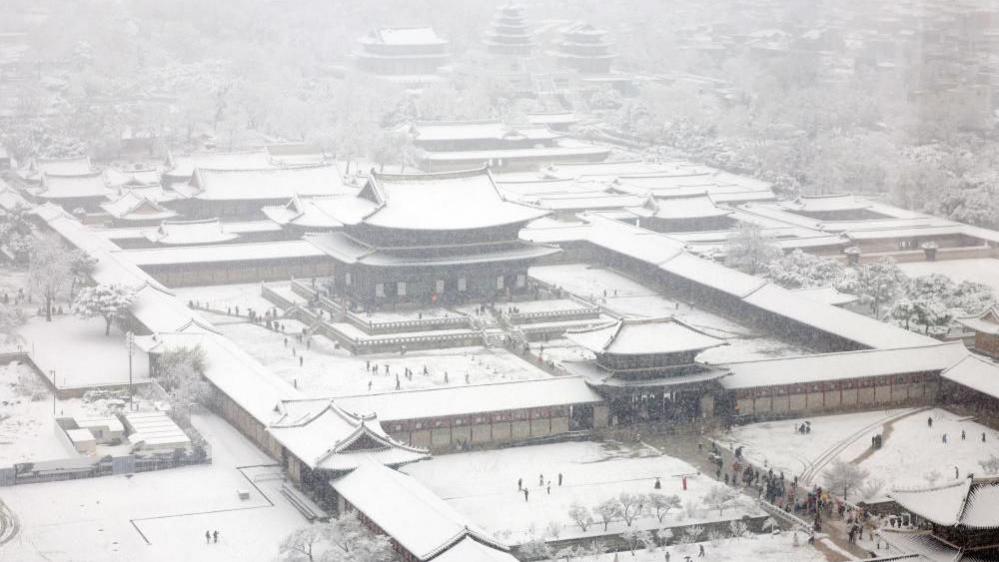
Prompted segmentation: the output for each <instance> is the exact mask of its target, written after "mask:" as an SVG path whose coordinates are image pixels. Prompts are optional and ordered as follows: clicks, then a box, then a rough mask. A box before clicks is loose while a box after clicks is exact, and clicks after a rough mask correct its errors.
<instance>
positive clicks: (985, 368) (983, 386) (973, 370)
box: [940, 354, 999, 398]
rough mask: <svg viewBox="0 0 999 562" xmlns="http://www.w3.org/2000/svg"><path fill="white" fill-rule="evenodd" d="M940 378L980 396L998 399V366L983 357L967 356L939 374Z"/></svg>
mask: <svg viewBox="0 0 999 562" xmlns="http://www.w3.org/2000/svg"><path fill="white" fill-rule="evenodd" d="M940 376H942V377H943V378H945V379H948V380H951V381H954V382H956V383H958V384H960V385H962V386H966V387H968V388H970V389H972V390H976V391H978V392H981V393H982V394H987V395H989V396H992V397H996V398H999V365H996V364H995V363H993V362H992V361H989V360H988V359H985V358H984V357H980V356H978V355H974V354H968V356H967V357H965V358H964V359H962V360H961V361H959V362H958V363H956V364H954V365H952V366H951V367H948V368H947V369H946V370H945V371H944V372H942V373H940Z"/></svg>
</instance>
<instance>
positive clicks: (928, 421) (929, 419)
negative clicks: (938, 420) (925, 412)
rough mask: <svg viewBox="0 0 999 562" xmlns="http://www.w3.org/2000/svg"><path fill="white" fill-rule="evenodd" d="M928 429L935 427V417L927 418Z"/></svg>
mask: <svg viewBox="0 0 999 562" xmlns="http://www.w3.org/2000/svg"><path fill="white" fill-rule="evenodd" d="M926 427H933V416H930V417H928V418H926Z"/></svg>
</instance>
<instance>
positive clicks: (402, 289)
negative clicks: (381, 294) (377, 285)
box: [395, 281, 406, 297]
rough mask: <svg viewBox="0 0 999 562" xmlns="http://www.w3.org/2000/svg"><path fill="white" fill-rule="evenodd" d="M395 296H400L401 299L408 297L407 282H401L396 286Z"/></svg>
mask: <svg viewBox="0 0 999 562" xmlns="http://www.w3.org/2000/svg"><path fill="white" fill-rule="evenodd" d="M395 294H397V295H399V296H400V297H404V296H406V282H405V281H399V282H398V283H396V284H395Z"/></svg>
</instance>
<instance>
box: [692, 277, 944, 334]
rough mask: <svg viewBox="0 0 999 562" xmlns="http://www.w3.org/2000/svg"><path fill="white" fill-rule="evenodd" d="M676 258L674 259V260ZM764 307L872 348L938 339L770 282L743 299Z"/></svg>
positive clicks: (774, 312) (761, 307) (769, 310)
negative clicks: (823, 302) (800, 294)
mask: <svg viewBox="0 0 999 562" xmlns="http://www.w3.org/2000/svg"><path fill="white" fill-rule="evenodd" d="M674 261H675V260H674ZM743 301H745V302H746V303H748V304H751V305H753V306H755V307H757V308H760V309H762V310H766V311H768V312H771V313H773V314H777V315H779V316H783V317H784V318H788V319H791V320H794V321H796V322H799V323H801V324H804V325H806V326H811V327H813V328H815V329H817V330H821V331H823V332H826V333H829V334H834V335H837V336H839V337H841V338H845V339H847V340H850V341H854V342H857V343H859V344H861V345H864V346H867V347H872V348H881V349H884V348H895V347H914V346H926V345H930V346H932V345H934V344H936V343H938V342H937V340H935V339H933V338H931V337H929V336H924V335H921V334H917V333H916V332H910V331H909V330H905V329H902V328H899V327H897V326H892V325H891V324H888V323H885V322H881V321H879V320H876V319H874V318H869V317H867V316H863V315H861V314H856V313H854V312H850V311H847V310H843V309H842V308H839V307H835V306H829V305H825V304H822V303H818V302H815V301H812V300H809V299H806V298H802V297H798V296H796V295H795V294H794V293H793V292H791V291H789V290H787V289H784V288H783V287H779V286H777V285H773V284H767V285H765V286H763V287H761V288H760V289H759V290H757V291H755V292H753V293H752V294H750V295H748V296H747V297H745V298H744V299H743Z"/></svg>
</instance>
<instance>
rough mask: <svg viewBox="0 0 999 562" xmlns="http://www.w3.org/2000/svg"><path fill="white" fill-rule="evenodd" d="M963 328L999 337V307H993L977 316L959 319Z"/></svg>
mask: <svg viewBox="0 0 999 562" xmlns="http://www.w3.org/2000/svg"><path fill="white" fill-rule="evenodd" d="M957 321H958V322H960V323H961V324H962V325H963V326H966V327H967V328H969V329H971V330H974V331H976V332H981V333H983V334H989V335H993V336H997V335H999V306H993V307H992V308H989V309H987V310H985V311H984V312H982V313H981V314H979V315H977V316H972V317H969V318H958V319H957Z"/></svg>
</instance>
